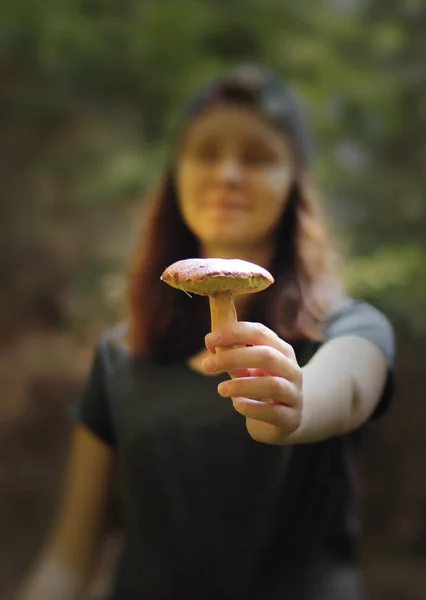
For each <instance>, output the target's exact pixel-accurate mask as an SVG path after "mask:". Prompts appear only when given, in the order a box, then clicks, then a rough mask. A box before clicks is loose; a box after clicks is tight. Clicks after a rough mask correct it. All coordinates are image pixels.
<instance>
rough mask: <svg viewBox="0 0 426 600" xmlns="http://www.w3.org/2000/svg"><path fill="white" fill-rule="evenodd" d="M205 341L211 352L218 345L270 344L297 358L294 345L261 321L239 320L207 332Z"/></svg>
mask: <svg viewBox="0 0 426 600" xmlns="http://www.w3.org/2000/svg"><path fill="white" fill-rule="evenodd" d="M205 342H206V346H207V348H208V349H209V350H210V352H214V351H215V348H216V347H217V346H221V347H231V346H234V345H241V346H270V347H271V348H275V350H278V351H279V352H281V353H282V354H284V356H287V357H288V358H290V359H294V358H295V356H294V350H293V347H292V346H291V345H290V344H288V343H287V342H285V341H284V340H282V339H281V338H280V337H279V336H278V335H277V334H276V333H274V332H273V331H272V330H271V329H268V327H265V325H262V324H261V323H251V322H248V321H237V322H236V323H233V324H232V325H230V326H228V327H224V328H223V329H221V330H219V331H213V332H212V333H209V334H207V335H206V337H205Z"/></svg>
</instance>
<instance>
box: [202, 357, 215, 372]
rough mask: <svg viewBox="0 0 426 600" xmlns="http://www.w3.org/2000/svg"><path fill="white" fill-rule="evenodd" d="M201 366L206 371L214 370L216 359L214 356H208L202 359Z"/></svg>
mask: <svg viewBox="0 0 426 600" xmlns="http://www.w3.org/2000/svg"><path fill="white" fill-rule="evenodd" d="M203 367H204V369H205V370H206V371H215V370H216V359H215V358H214V356H209V357H208V358H205V359H204V360H203Z"/></svg>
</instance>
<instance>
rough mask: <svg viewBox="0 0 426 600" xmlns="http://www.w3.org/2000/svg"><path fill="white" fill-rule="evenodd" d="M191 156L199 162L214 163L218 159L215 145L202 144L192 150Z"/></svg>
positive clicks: (217, 150) (217, 149)
mask: <svg viewBox="0 0 426 600" xmlns="http://www.w3.org/2000/svg"><path fill="white" fill-rule="evenodd" d="M193 155H194V158H195V159H196V160H199V161H200V162H204V163H210V162H214V161H216V160H218V158H219V148H218V147H217V146H216V145H215V144H202V145H200V146H198V147H196V148H194V152H193Z"/></svg>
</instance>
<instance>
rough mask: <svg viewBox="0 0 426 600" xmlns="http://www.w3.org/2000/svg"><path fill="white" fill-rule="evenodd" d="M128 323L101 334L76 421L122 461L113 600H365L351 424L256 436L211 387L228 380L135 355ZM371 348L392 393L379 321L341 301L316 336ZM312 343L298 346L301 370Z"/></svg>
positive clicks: (389, 356) (387, 345) (385, 335)
mask: <svg viewBox="0 0 426 600" xmlns="http://www.w3.org/2000/svg"><path fill="white" fill-rule="evenodd" d="M124 327H125V326H124V325H120V326H117V327H115V328H114V329H113V330H111V331H109V332H108V333H107V334H106V335H105V336H104V338H103V339H102V340H101V342H100V344H99V346H98V348H97V351H96V354H95V359H94V362H93V366H92V371H91V375H90V377H89V380H88V383H87V385H86V388H85V390H84V393H83V394H82V397H81V399H80V401H79V403H78V405H77V407H76V408H77V410H76V418H77V419H78V420H79V421H80V422H83V423H84V424H85V425H86V426H87V427H89V428H90V429H91V430H92V431H93V432H94V433H95V434H96V435H98V436H99V437H100V438H101V439H102V440H104V441H105V442H106V443H108V444H110V445H112V446H113V447H114V448H115V450H116V455H117V467H118V468H117V477H118V489H119V492H120V506H121V519H122V524H123V528H124V533H125V546H124V550H123V553H122V556H121V560H120V565H119V568H118V573H117V576H116V579H115V584H114V590H113V592H112V596H111V598H114V599H117V600H118V599H120V600H136V599H138V600H139V599H143V600H160V599H161V600H183V599H185V600H191V599H197V600H198V599H201V598H204V599H209V598H212V599H213V598H214V599H217V600H219V599H223V600H225V599H232V600H242V599H244V600H251V599H253V600H254V599H262V600H278V599H283V598H291V600H326V599H327V600H360V599H361V598H362V597H363V594H362V585H361V580H360V577H359V573H358V566H357V558H356V543H357V521H356V516H355V514H354V510H353V490H352V487H353V470H354V458H355V452H356V447H357V444H358V438H359V433H360V430H358V431H357V432H353V433H351V434H348V435H345V436H340V437H333V438H330V439H328V440H325V441H322V442H317V443H312V444H300V445H292V446H271V445H267V444H262V443H259V442H255V441H254V440H252V439H251V438H250V436H249V435H248V433H247V430H246V427H245V419H244V417H242V416H241V415H239V414H238V413H237V412H236V411H235V410H234V409H233V407H232V404H231V402H230V401H229V400H227V399H224V398H221V397H220V396H219V395H218V393H217V385H218V383H219V381H222V380H224V379H226V378H227V377H228V376H227V375H226V374H221V375H219V376H205V375H202V374H201V373H197V372H195V371H193V370H191V369H190V368H189V367H188V366H187V365H186V364H185V363H179V364H172V365H166V366H165V365H158V364H155V363H153V362H150V361H148V360H146V359H135V358H132V357H131V356H130V355H129V353H128V351H126V349H125V348H124V346H123V344H122V335H123V331H124ZM344 335H357V336H360V337H363V338H365V339H367V340H370V341H372V342H373V343H374V344H376V345H377V346H378V347H379V348H380V349H381V350H382V351H383V353H384V355H385V357H386V360H387V362H388V365H389V377H388V381H387V383H386V386H385V389H384V391H383V396H382V398H381V401H380V403H379V406H378V408H377V410H376V411H375V414H374V415H373V416H374V417H375V416H378V415H379V414H381V413H382V412H383V411H384V410H385V409H386V407H387V405H388V403H389V400H390V397H391V395H392V387H393V386H392V366H393V356H394V337H393V331H392V327H391V325H390V324H389V322H388V320H387V319H386V318H385V317H384V316H383V315H382V314H381V313H380V312H379V311H377V310H376V309H374V308H373V307H372V306H370V305H369V304H367V303H363V302H357V301H353V300H349V301H348V302H346V303H345V304H344V306H343V307H342V308H341V309H340V310H339V311H337V312H335V314H334V315H333V316H332V317H331V318H330V319H329V321H328V322H327V323H326V326H325V341H327V340H330V339H332V338H336V337H340V336H344ZM318 347H319V344H318V343H314V342H308V341H307V342H306V343H305V344H302V345H300V346H299V347H298V348H297V356H298V360H299V364H301V365H303V364H305V363H306V362H307V360H309V358H310V357H311V356H312V355H313V354H314V353H315V351H316V350H317V349H318Z"/></svg>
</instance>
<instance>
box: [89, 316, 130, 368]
mask: <svg viewBox="0 0 426 600" xmlns="http://www.w3.org/2000/svg"><path fill="white" fill-rule="evenodd" d="M127 329H128V325H127V322H126V321H119V322H117V323H115V324H114V325H112V326H111V327H108V328H107V329H105V331H104V332H103V334H102V335H101V336H100V338H99V340H98V343H97V345H96V353H97V354H98V355H99V357H100V359H101V361H102V362H103V363H104V365H107V366H108V367H115V366H117V365H123V364H129V363H130V362H132V361H133V360H134V357H133V356H132V354H131V352H130V348H129V346H128V344H127V340H126V333H127Z"/></svg>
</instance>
